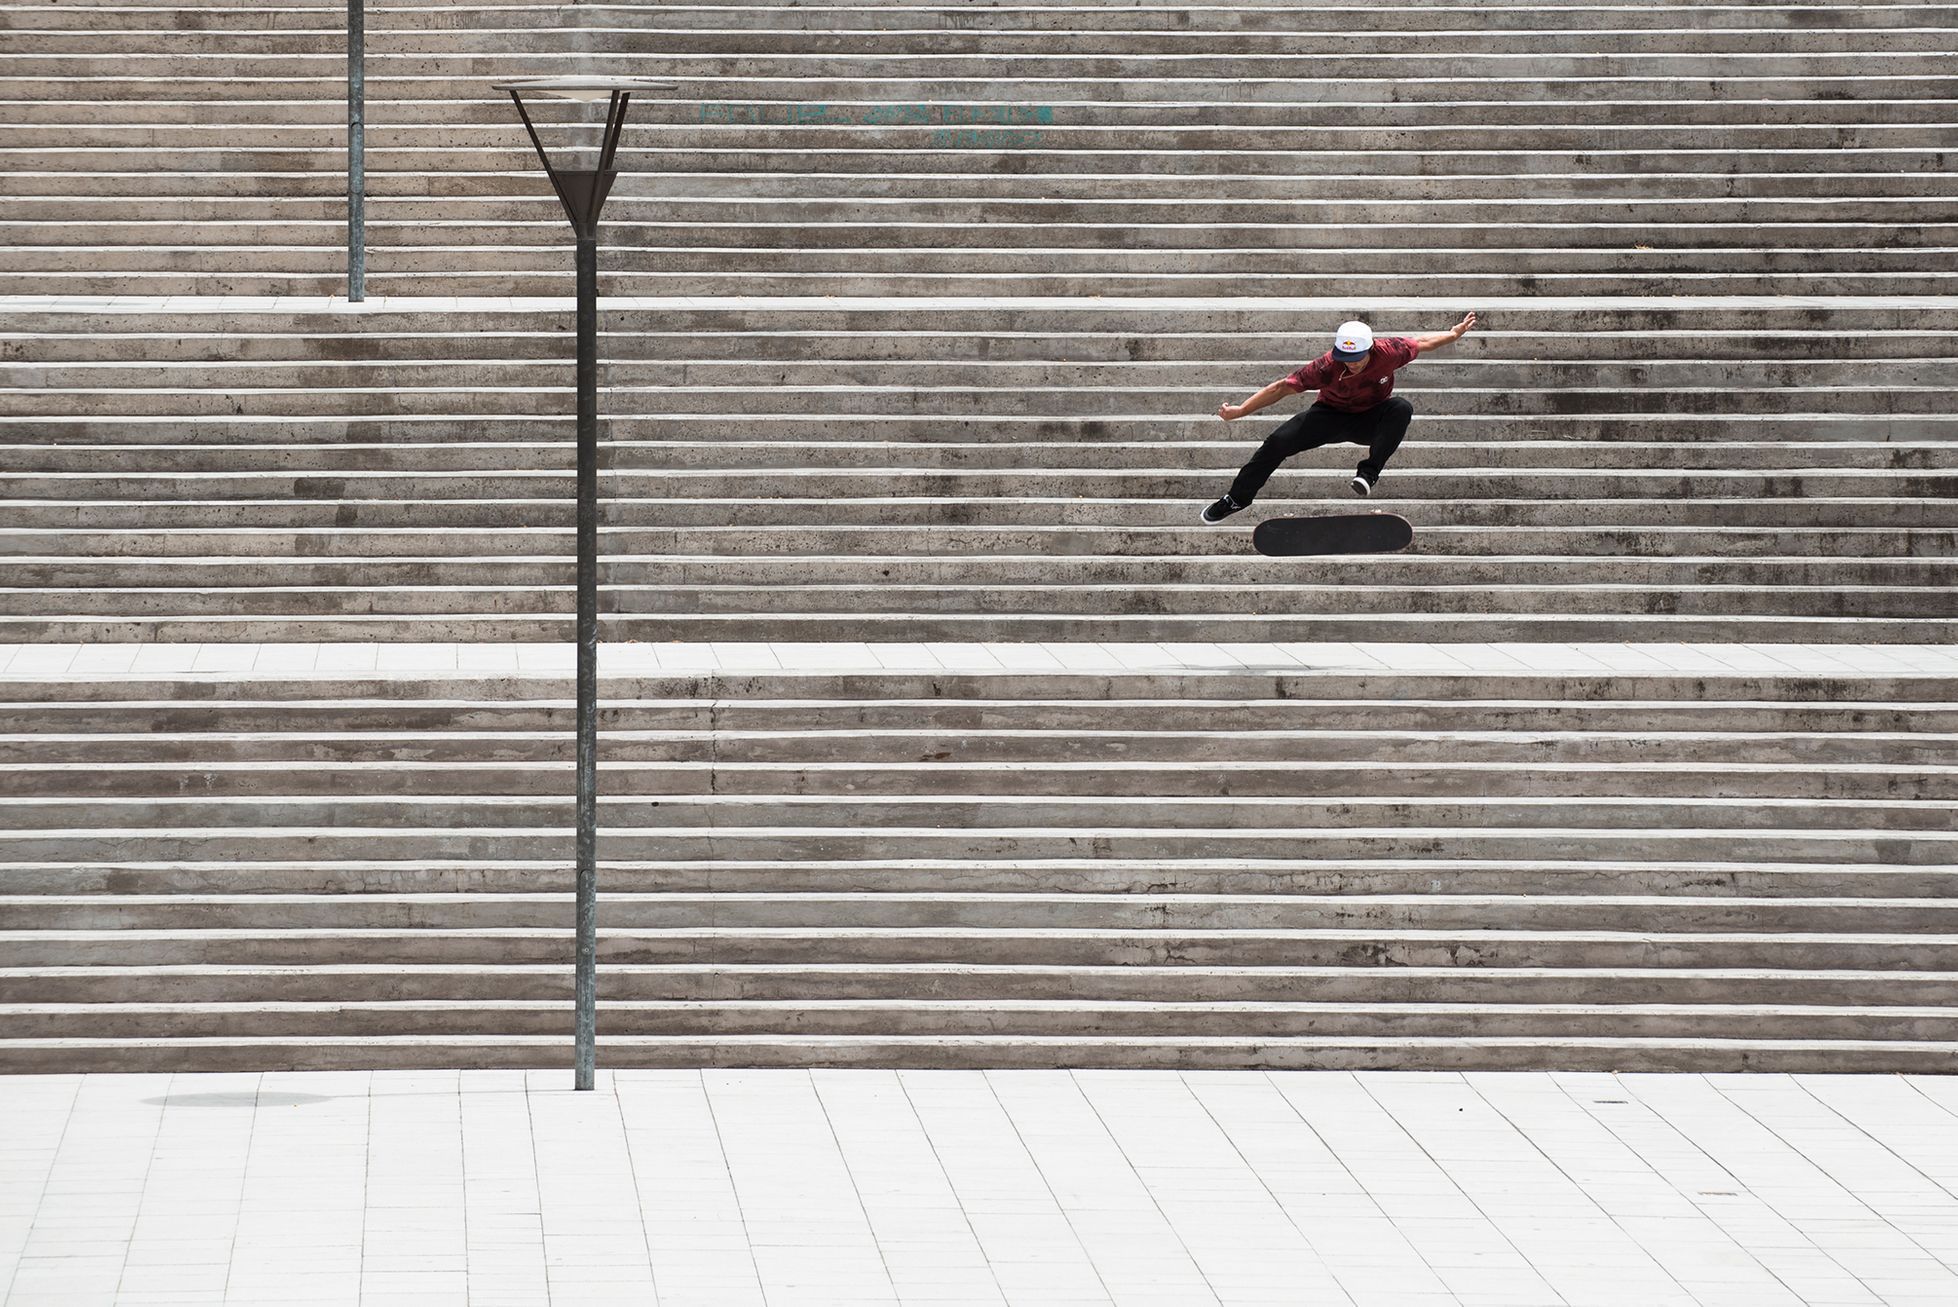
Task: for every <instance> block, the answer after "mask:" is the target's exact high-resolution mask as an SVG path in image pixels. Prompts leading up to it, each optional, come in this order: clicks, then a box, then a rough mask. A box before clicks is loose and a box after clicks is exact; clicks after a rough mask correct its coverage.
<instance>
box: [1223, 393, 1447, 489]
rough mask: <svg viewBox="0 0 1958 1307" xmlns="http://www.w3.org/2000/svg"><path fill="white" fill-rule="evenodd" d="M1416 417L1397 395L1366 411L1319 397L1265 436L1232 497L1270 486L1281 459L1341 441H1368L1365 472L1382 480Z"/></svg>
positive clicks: (1363, 461)
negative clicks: (1320, 400)
mask: <svg viewBox="0 0 1958 1307" xmlns="http://www.w3.org/2000/svg"><path fill="white" fill-rule="evenodd" d="M1413 420H1414V405H1412V404H1410V403H1408V402H1407V401H1406V400H1404V399H1402V398H1400V396H1398V395H1396V396H1394V397H1393V398H1391V399H1386V400H1382V401H1381V402H1380V403H1378V404H1375V405H1374V406H1373V407H1372V408H1370V409H1368V410H1367V411H1366V412H1364V413H1348V412H1346V411H1344V410H1343V409H1336V408H1328V407H1327V406H1326V405H1324V404H1317V403H1315V404H1314V405H1313V406H1312V407H1311V408H1308V409H1307V410H1305V412H1303V413H1299V414H1297V415H1295V416H1293V417H1292V418H1291V420H1289V421H1288V422H1286V423H1285V425H1284V426H1282V427H1280V428H1278V430H1276V431H1274V432H1272V433H1271V434H1270V435H1268V436H1266V437H1265V443H1264V444H1262V445H1260V446H1258V452H1257V453H1255V454H1253V455H1251V461H1250V462H1249V463H1246V464H1245V465H1244V470H1243V471H1242V472H1239V473H1238V474H1237V480H1235V481H1233V482H1231V498H1232V499H1235V500H1236V501H1237V502H1238V503H1240V504H1248V503H1250V502H1251V501H1252V500H1254V499H1256V498H1257V497H1258V492H1259V491H1260V490H1263V489H1264V488H1265V482H1267V481H1269V480H1271V474H1272V473H1273V472H1276V471H1277V470H1278V465H1279V464H1280V463H1283V462H1284V461H1285V460H1286V459H1288V458H1290V457H1291V456H1292V455H1294V454H1302V453H1304V452H1305V451H1306V450H1308V449H1317V448H1319V447H1320V446H1321V445H1334V444H1339V443H1340V442H1342V441H1343V442H1345V443H1346V444H1349V445H1365V446H1366V447H1367V456H1366V457H1365V458H1363V459H1361V460H1360V475H1361V476H1363V477H1365V478H1366V479H1367V480H1369V481H1378V480H1379V479H1380V473H1381V470H1382V469H1383V468H1385V467H1386V466H1387V460H1388V459H1390V458H1392V457H1393V456H1394V451H1395V450H1397V449H1399V448H1400V447H1401V440H1402V439H1403V438H1404V437H1405V436H1406V435H1407V424H1408V423H1410V422H1412V421H1413Z"/></svg>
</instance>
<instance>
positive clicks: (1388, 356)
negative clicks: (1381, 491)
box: [1203, 313, 1475, 522]
mask: <svg viewBox="0 0 1958 1307" xmlns="http://www.w3.org/2000/svg"><path fill="white" fill-rule="evenodd" d="M1474 326H1475V315H1474V314H1473V313H1471V314H1469V315H1468V316H1467V317H1466V318H1463V319H1462V320H1461V321H1460V322H1458V323H1456V324H1455V325H1454V326H1453V327H1451V328H1449V329H1448V330H1447V331H1444V332H1443V333H1441V334H1440V335H1439V336H1383V337H1381V338H1380V339H1379V340H1375V339H1374V338H1373V330H1372V329H1371V328H1370V327H1368V326H1367V324H1366V323H1364V322H1346V323H1342V324H1340V328H1339V330H1338V331H1337V332H1335V333H1333V347H1332V349H1331V350H1329V351H1328V352H1327V353H1324V354H1321V355H1320V356H1319V357H1318V358H1316V359H1313V360H1312V361H1311V362H1310V363H1307V364H1306V365H1304V366H1303V367H1301V368H1299V369H1298V371H1296V372H1294V373H1292V374H1291V375H1290V376H1288V377H1281V378H1280V379H1279V380H1277V381H1274V382H1272V383H1271V384H1270V385H1269V386H1266V387H1265V388H1264V389H1263V390H1261V391H1259V392H1258V393H1257V394H1255V395H1253V396H1251V398H1249V399H1247V400H1245V401H1244V402H1243V403H1242V404H1226V405H1224V406H1223V407H1222V408H1220V409H1218V410H1217V416H1218V417H1220V418H1222V419H1224V421H1226V422H1235V421H1236V420H1237V419H1238V418H1241V417H1243V416H1245V415H1246V414H1247V413H1256V412H1257V411H1258V410H1259V409H1261V408H1268V407H1270V406H1271V405H1273V404H1276V403H1277V402H1278V401H1279V400H1281V399H1284V398H1285V397H1286V396H1287V395H1297V394H1299V393H1301V392H1303V391H1307V390H1317V391H1318V392H1319V398H1318V399H1317V400H1316V401H1315V402H1314V403H1313V405H1312V407H1310V408H1308V409H1306V410H1305V412H1303V413H1300V414H1297V415H1296V416H1294V417H1293V418H1291V419H1290V420H1289V421H1287V422H1286V423H1285V424H1284V425H1283V426H1281V427H1279V428H1278V430H1276V431H1274V432H1272V433H1271V434H1270V435H1269V436H1266V437H1265V443H1264V444H1262V445H1260V446H1259V447H1258V452H1257V453H1255V454H1253V455H1251V461H1250V462H1248V463H1246V464H1245V465H1244V470H1243V471H1241V472H1239V473H1238V474H1237V480H1235V481H1233V482H1231V488H1230V492H1229V493H1228V494H1226V495H1225V496H1224V497H1223V498H1222V499H1220V500H1218V501H1217V502H1216V503H1214V504H1212V505H1211V506H1210V507H1208V508H1206V509H1204V510H1203V520H1204V521H1206V522H1221V521H1223V520H1224V519H1225V518H1227V517H1229V516H1230V515H1231V514H1232V513H1235V512H1238V511H1239V510H1240V509H1246V508H1249V507H1251V501H1252V500H1254V499H1256V498H1257V497H1258V492H1259V491H1260V490H1262V489H1264V485H1265V482H1267V481H1269V480H1271V474H1272V473H1273V472H1276V471H1277V470H1278V465H1279V464H1280V463H1283V462H1284V461H1285V460H1286V459H1288V458H1290V457H1291V456H1292V455H1294V454H1300V453H1304V452H1305V451H1306V450H1308V449H1317V448H1319V446H1321V445H1331V444H1335V443H1338V442H1340V441H1344V442H1346V443H1347V444H1350V445H1365V446H1366V447H1367V456H1366V457H1365V458H1363V459H1361V460H1360V468H1359V471H1357V472H1356V473H1354V475H1353V480H1352V483H1351V484H1352V486H1353V493H1354V494H1356V495H1370V494H1372V493H1373V488H1374V486H1375V485H1377V484H1379V481H1380V473H1381V471H1382V470H1383V469H1385V468H1386V466H1387V460H1388V459H1390V458H1392V457H1393V456H1394V451H1395V450H1396V449H1399V448H1400V443H1401V439H1402V437H1404V436H1406V435H1407V424H1408V423H1409V422H1412V421H1413V420H1414V405H1412V404H1410V403H1408V402H1407V401H1406V400H1404V399H1396V398H1394V373H1395V372H1397V371H1399V370H1400V369H1401V368H1403V367H1406V366H1407V365H1408V364H1409V363H1412V362H1413V361H1414V360H1415V359H1417V358H1419V357H1420V356H1421V355H1423V354H1425V353H1427V352H1428V351H1429V350H1431V349H1440V348H1441V347H1442V346H1443V345H1452V344H1454V343H1455V342H1456V341H1458V340H1460V339H1461V338H1462V337H1463V336H1465V335H1467V334H1468V333H1469V330H1470V329H1471V328H1472V327H1474Z"/></svg>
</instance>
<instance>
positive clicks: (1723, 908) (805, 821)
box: [0, 646, 1958, 1071]
mask: <svg viewBox="0 0 1958 1307" xmlns="http://www.w3.org/2000/svg"><path fill="white" fill-rule="evenodd" d="M792 648H793V647H792V646H783V647H781V652H782V655H783V656H784V657H785V658H786V657H791V656H792V654H791V653H790V651H791V650H792ZM940 648H945V647H944V646H941V647H940ZM997 648H998V650H999V652H1000V656H1001V657H1004V658H1006V659H1007V660H1008V661H1014V660H1015V658H1014V655H1015V653H1016V650H1015V648H1014V647H1013V646H998V647H997ZM1026 652H1027V653H1028V654H1030V655H1031V654H1037V652H1038V651H1026ZM1328 652H1330V653H1331V656H1323V655H1324V654H1325V653H1328ZM858 656H859V657H860V658H862V660H863V662H864V664H865V665H866V669H864V670H857V671H847V670H837V671H820V670H803V671H780V672H776V673H772V674H767V673H754V674H744V675H738V676H720V677H701V676H679V675H667V676H658V675H645V676H617V675H611V676H608V678H607V681H606V684H605V687H604V695H605V699H606V701H607V702H608V703H609V704H611V705H612V706H611V708H610V709H609V710H608V714H607V717H606V720H605V739H604V745H603V749H604V758H605V765H604V772H603V778H602V779H603V785H602V789H603V801H602V820H603V822H604V825H605V832H606V833H605V835H604V836H603V839H602V843H601V851H600V856H601V859H602V862H603V867H602V872H601V875H602V884H603V886H604V891H605V893H604V909H603V912H604V916H603V922H604V933H603V936H602V940H601V959H602V966H601V976H602V996H603V1006H602V1008H601V1026H600V1030H601V1057H602V1059H603V1060H604V1061H605V1062H606V1063H607V1064H608V1065H612V1066H629V1065H699V1064H713V1065H719V1064H744V1065H753V1064H774V1065H805V1064H811V1063H823V1064H837V1063H843V1064H879V1065H891V1064H897V1065H918V1066H923V1065H972V1064H984V1065H1008V1066H1053V1065H1089V1064H1096V1065H1106V1064H1121V1065H1135V1066H1149V1065H1176V1066H1224V1065H1230V1066H1274V1067H1297V1066H1342V1067H1360V1066H1407V1065H1424V1066H1480V1067H1500V1066H1542V1065H1554V1066H1565V1067H1616V1068H1646V1069H1657V1068H1665V1067H1696V1068H1703V1069H1715V1068H1717V1069H1743V1068H1750V1069H1785V1070H1793V1069H1806V1070H1848V1069H1858V1068H1867V1067H1870V1066H1884V1067H1890V1068H1899V1069H1903V1068H1908V1069H1916V1070H1944V1069H1948V1068H1949V1066H1950V1065H1951V1062H1950V1059H1951V1057H1952V1056H1953V1054H1954V1052H1958V1040H1954V1024H1958V1011H1954V1009H1953V1007H1952V1006H1951V1002H1950V996H1951V986H1952V978H1951V973H1952V971H1953V969H1954V949H1958V919H1954V908H1953V907H1952V900H1951V895H1950V883H1951V879H1952V875H1953V864H1954V862H1958V850H1955V849H1954V840H1958V832H1955V829H1954V825H1953V820H1952V804H1951V800H1952V798H1953V796H1954V794H1955V793H1958V769H1955V768H1954V767H1953V765H1952V763H1953V759H1954V758H1958V751H1954V745H1955V744H1958V696H1954V695H1953V693H1952V691H1953V687H1954V684H1958V680H1954V678H1953V676H1952V675H1951V674H1950V672H1949V671H1948V670H1947V671H1946V672H1944V673H1943V674H1941V675H1933V674H1912V673H1886V674H1868V673H1864V674H1853V673H1833V674H1820V673H1809V674H1803V673H1797V672H1793V671H1784V672H1781V673H1778V674H1749V673H1740V672H1732V671H1729V672H1726V673H1725V674H1709V673H1708V672H1706V671H1704V670H1702V668H1703V667H1704V666H1712V665H1715V664H1712V663H1710V662H1707V661H1706V660H1704V659H1702V660H1701V666H1700V667H1696V668H1689V669H1688V670H1686V671H1684V672H1667V671H1660V670H1654V671H1651V672H1647V673H1643V674H1637V673H1610V672H1602V671H1600V672H1592V673H1589V674H1579V673H1575V672H1529V671H1526V670H1523V669H1520V668H1512V670H1510V671H1508V672H1506V673H1495V672H1475V671H1470V670H1456V671H1453V672H1443V671H1432V672H1420V671H1416V672H1403V673H1400V674H1393V673H1388V672H1383V671H1381V670H1379V669H1367V670H1362V669H1361V668H1360V666H1359V665H1357V664H1356V660H1355V659H1354V658H1353V657H1352V656H1351V655H1350V654H1347V655H1344V656H1341V655H1338V654H1337V652H1336V651H1307V652H1306V653H1304V654H1302V655H1301V656H1302V657H1304V659H1305V661H1306V662H1307V663H1311V662H1314V661H1315V660H1317V661H1320V666H1318V667H1316V668H1315V667H1312V666H1296V665H1295V669H1294V670H1292V671H1289V672H1283V671H1277V670H1273V669H1272V668H1271V667H1270V666H1268V665H1267V666H1265V667H1263V668H1259V667H1257V666H1256V665H1255V664H1254V663H1253V662H1251V661H1249V660H1246V661H1244V662H1243V663H1241V664H1234V663H1233V660H1232V659H1229V658H1220V657H1219V656H1218V654H1217V653H1216V652H1214V651H1213V652H1212V653H1211V654H1210V655H1208V656H1207V666H1206V663H1205V661H1204V660H1205V657H1206V656H1204V655H1202V654H1200V653H1189V654H1185V655H1184V656H1183V661H1182V662H1181V663H1180V664H1179V663H1177V662H1176V661H1175V660H1165V661H1164V663H1163V666H1162V669H1161V670H1159V671H1157V672H1153V673H1151V672H1135V671H1116V672H1101V673H1093V674H1090V673H1087V672H1086V671H1085V670H1077V671H1073V672H1069V671H1065V670H1051V671H1047V672H1042V673H1035V672H1024V673H1010V672H1005V671H994V672H992V673H989V674H986V673H972V672H953V671H943V670H941V671H938V672H923V671H917V672H908V671H903V670H885V671H874V670H868V669H867V668H868V664H869V663H870V661H871V659H870V658H869V657H868V655H867V654H865V653H862V652H861V651H860V653H859V655H858ZM1271 657H1273V658H1277V659H1278V660H1280V661H1287V662H1289V661H1290V660H1288V659H1285V658H1284V657H1283V655H1281V654H1278V653H1277V652H1276V651H1274V653H1273V654H1272V655H1271ZM1395 657H1400V658H1407V659H1410V660H1411V659H1414V658H1416V657H1417V655H1416V654H1414V653H1411V652H1409V653H1404V654H1400V655H1395ZM1566 657H1567V658H1573V659H1575V661H1584V659H1582V658H1580V657H1577V656H1576V655H1569V654H1567V655H1566ZM1729 657H1730V659H1731V660H1732V661H1736V662H1741V661H1746V656H1745V655H1738V654H1736V655H1729ZM1754 657H1755V658H1757V659H1758V658H1759V655H1754ZM830 660H831V661H832V662H834V661H837V659H836V656H835V655H831V656H830ZM1064 660H1065V653H1064V652H1063V661H1064ZM1947 661H1948V660H1947ZM1342 663H1343V664H1345V666H1342ZM1594 665H1595V664H1594ZM566 689H567V687H566V685H565V684H564V683H563V682H561V681H559V680H556V679H554V678H551V677H540V676H509V675H473V676H472V675H465V674H459V673H456V674H449V675H443V676H435V675H423V676H414V675H395V676H392V677H382V678H376V677H372V676H368V677H359V676H349V675H346V674H333V673H327V672H318V673H315V674H312V675H285V676H281V675H275V674H242V675H237V676H233V677H213V676H210V675H202V676H191V675H183V676H177V677H169V676H156V675H150V676H141V675H135V676H129V675H125V676H116V675H107V676H82V677H74V678H69V679H68V680H66V681H65V682H63V683H57V682H55V681H54V680H52V679H50V680H45V681H40V682H33V681H22V680H18V679H16V680H13V681H9V682H7V683H6V693H5V698H6V699H7V700H8V702H6V703H4V704H0V775H4V776H5V778H6V785H5V794H6V796H7V797H6V798H4V799H0V829H3V830H4V833H0V862H4V863H5V865H7V866H8V867H9V868H10V871H9V872H8V876H7V886H6V892H5V894H4V896H0V954H3V955H4V957H5V960H6V961H5V965H4V966H3V967H0V1069H4V1070H9V1071H21V1070H39V1069H50V1068H54V1067H60V1068H64V1069H81V1068H86V1069H109V1068H114V1069H122V1070H132V1069H157V1070H162V1069H183V1068H218V1067H261V1066H269V1065H276V1066H294V1067H337V1066H451V1065H457V1064H465V1065H512V1066H523V1065H558V1064H562V1063H564V1062H565V1060H566V1058H567V1057H568V1049H567V1037H566V1026H565V1019H566V1015H567V1006H566V1005H567V1003H568V996H569V990H570V976H569V969H568V955H569V917H570V904H569V879H570V873H569V868H568V841H567V839H566V837H565V835H564V833H563V827H564V825H565V823H566V822H567V821H568V820H569V799H568V789H569V781H570V768H569V763H568V761H567V753H568V749H567V740H568V734H569V715H570V713H569V703H568V701H567V699H566V698H565V694H566Z"/></svg>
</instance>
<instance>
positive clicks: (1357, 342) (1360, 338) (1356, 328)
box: [1333, 322, 1373, 363]
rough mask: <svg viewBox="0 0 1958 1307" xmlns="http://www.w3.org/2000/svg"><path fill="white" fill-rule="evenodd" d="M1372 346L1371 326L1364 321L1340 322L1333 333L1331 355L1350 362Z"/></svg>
mask: <svg viewBox="0 0 1958 1307" xmlns="http://www.w3.org/2000/svg"><path fill="white" fill-rule="evenodd" d="M1372 348H1373V328H1372V327H1369V326H1368V325H1367V324H1366V323H1364V322H1342V323H1340V324H1339V330H1338V331H1335V332H1334V333H1333V357H1334V358H1336V359H1340V360H1343V361H1345V362H1348V363H1350V362H1352V361H1353V360H1354V359H1356V358H1359V357H1360V356H1361V355H1363V354H1365V353H1366V352H1367V351H1368V350H1370V349H1372Z"/></svg>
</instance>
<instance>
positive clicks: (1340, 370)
mask: <svg viewBox="0 0 1958 1307" xmlns="http://www.w3.org/2000/svg"><path fill="white" fill-rule="evenodd" d="M1420 352H1421V350H1420V347H1419V346H1417V345H1416V344H1415V343H1414V340H1413V338H1412V337H1410V336H1381V337H1378V338H1376V339H1375V340H1374V342H1373V350H1372V352H1371V353H1369V354H1368V355H1367V365H1366V366H1365V367H1363V368H1361V369H1360V370H1359V371H1358V372H1348V371H1347V370H1346V365H1345V364H1344V363H1341V362H1340V361H1339V360H1338V359H1336V358H1334V357H1333V356H1332V351H1331V350H1327V351H1326V352H1325V353H1324V354H1321V355H1320V356H1319V357H1318V358H1316V359H1313V360H1312V361H1311V362H1310V363H1307V364H1306V365H1305V366H1303V367H1301V368H1300V369H1299V370H1298V371H1296V372H1294V373H1292V374H1291V375H1290V376H1288V377H1286V378H1285V384H1286V385H1288V386H1290V387H1291V388H1292V392H1293V393H1294V394H1297V393H1299V392H1301V391H1307V390H1312V389H1314V388H1317V390H1318V391H1319V402H1320V403H1321V404H1324V405H1325V406H1326V407H1327V408H1336V409H1339V410H1341V411H1342V412H1346V413H1364V412H1366V411H1367V410H1368V409H1370V408H1372V407H1373V406H1374V405H1376V404H1378V403H1379V402H1380V401H1381V400H1383V399H1385V398H1387V396H1389V395H1391V394H1393V393H1394V372H1395V370H1396V369H1397V368H1404V367H1406V366H1407V365H1408V364H1410V363H1412V362H1413V361H1414V356H1415V355H1417V354H1419V353H1420Z"/></svg>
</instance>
